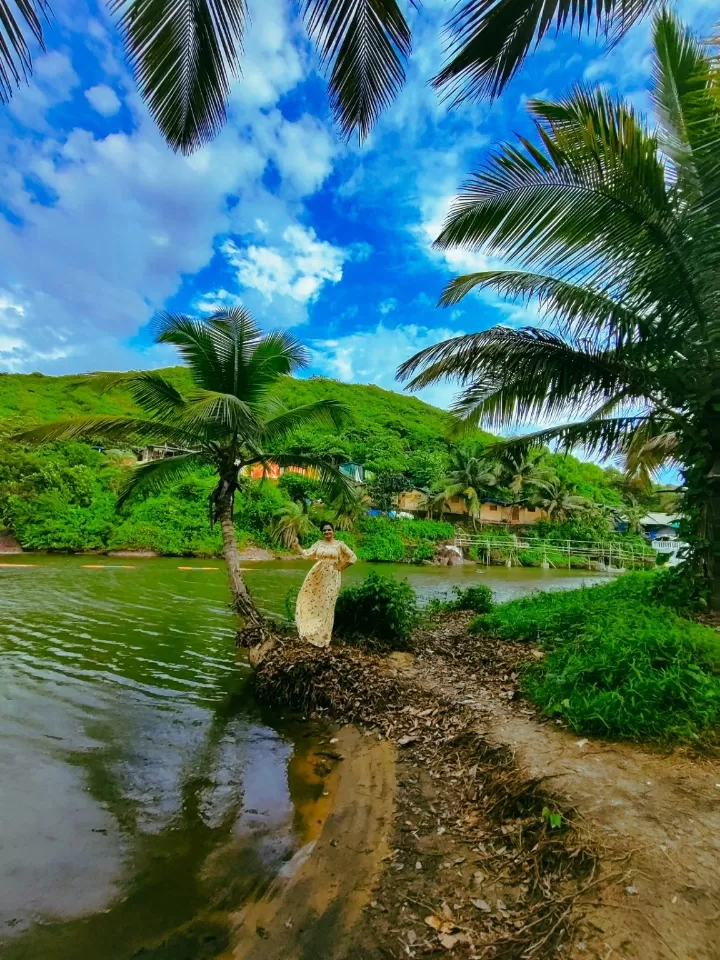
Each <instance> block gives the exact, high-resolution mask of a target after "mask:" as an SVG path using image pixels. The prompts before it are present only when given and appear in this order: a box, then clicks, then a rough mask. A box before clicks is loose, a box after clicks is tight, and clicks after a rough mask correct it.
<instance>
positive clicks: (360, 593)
mask: <svg viewBox="0 0 720 960" xmlns="http://www.w3.org/2000/svg"><path fill="white" fill-rule="evenodd" d="M419 617H420V613H419V610H418V605H417V598H416V596H415V591H414V590H413V588H412V587H411V586H410V584H409V583H408V582H407V581H406V580H395V579H393V578H392V577H383V576H381V575H380V574H378V573H375V572H374V571H373V572H372V573H370V574H368V576H367V577H366V578H365V579H364V580H362V581H361V582H360V583H357V584H354V585H353V586H351V587H345V589H344V590H341V591H340V595H339V596H338V600H337V606H336V608H335V633H336V634H337V635H338V636H339V637H342V638H344V639H345V640H346V642H348V643H354V644H357V645H360V646H370V647H372V648H373V649H383V650H404V649H407V648H408V646H409V644H410V636H411V634H412V631H413V629H414V628H415V626H417V624H418V622H419Z"/></svg>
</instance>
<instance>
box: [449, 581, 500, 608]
mask: <svg viewBox="0 0 720 960" xmlns="http://www.w3.org/2000/svg"><path fill="white" fill-rule="evenodd" d="M453 593H454V594H455V599H454V600H452V601H451V602H450V607H451V609H453V610H472V611H473V613H489V611H490V610H492V609H493V607H494V606H495V601H494V599H493V593H492V590H491V589H490V587H488V586H486V585H485V584H484V583H476V584H475V585H474V586H472V587H465V589H463V588H462V587H455V588H454V589H453Z"/></svg>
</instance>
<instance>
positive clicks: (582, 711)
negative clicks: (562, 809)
mask: <svg viewBox="0 0 720 960" xmlns="http://www.w3.org/2000/svg"><path fill="white" fill-rule="evenodd" d="M687 583H688V581H687V579H681V578H679V577H678V576H677V574H676V572H675V571H662V572H656V573H650V574H647V573H645V574H641V573H636V574H626V575H625V576H623V577H621V578H620V579H619V580H617V581H616V582H614V583H612V584H610V585H602V586H596V587H591V588H589V589H581V590H573V591H567V592H562V591H560V592H557V593H540V594H536V595H534V596H532V597H527V598H523V599H521V600H513V601H511V602H509V603H505V604H501V605H500V606H498V607H496V608H495V610H494V611H493V612H491V613H490V614H488V615H486V616H482V617H479V618H478V619H477V620H475V621H473V624H472V629H473V630H474V631H475V632H481V633H486V634H490V635H492V636H497V637H502V638H503V639H507V640H520V641H527V642H534V643H536V644H539V645H540V646H542V647H544V649H545V651H546V654H545V657H544V658H543V659H542V660H541V661H540V662H539V663H538V664H536V665H533V666H532V667H530V668H528V669H527V670H526V672H525V675H524V678H523V686H524V689H525V691H526V693H527V694H528V696H529V697H530V698H531V699H533V700H534V701H535V702H536V703H538V705H539V706H540V707H542V709H543V711H544V712H545V713H546V714H548V715H549V716H560V717H562V718H563V719H565V720H566V721H567V722H568V723H569V724H570V726H571V727H572V728H573V729H574V730H576V731H577V732H578V733H588V734H594V735H604V736H611V737H617V738H630V739H653V738H661V739H678V738H688V737H693V736H697V735H699V734H701V733H702V732H703V731H705V730H707V729H708V728H709V727H712V726H714V725H716V724H718V723H720V638H718V636H717V634H716V633H715V632H714V631H713V630H711V629H710V628H708V627H704V626H701V625H699V624H697V623H694V622H692V621H690V620H688V619H685V618H683V617H681V616H679V615H678V609H686V608H687V607H688V606H690V605H691V604H692V602H693V600H694V598H693V596H692V594H691V592H690V591H689V590H688V587H687Z"/></svg>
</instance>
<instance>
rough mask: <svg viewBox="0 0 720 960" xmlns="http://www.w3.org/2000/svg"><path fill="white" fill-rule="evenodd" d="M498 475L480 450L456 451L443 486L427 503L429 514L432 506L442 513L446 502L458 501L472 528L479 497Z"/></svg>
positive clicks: (498, 470) (496, 466) (496, 467)
mask: <svg viewBox="0 0 720 960" xmlns="http://www.w3.org/2000/svg"><path fill="white" fill-rule="evenodd" d="M500 474H501V467H500V464H499V463H497V462H496V461H491V460H488V459H487V458H486V457H484V456H483V454H482V449H481V448H480V447H468V448H459V449H456V450H455V451H454V452H453V454H452V459H451V465H450V471H449V473H448V475H447V477H446V478H445V486H444V488H443V490H442V491H440V493H438V494H436V495H435V496H434V497H432V498H431V499H430V501H429V507H430V509H431V510H432V507H433V506H435V507H438V506H440V507H441V509H443V510H444V509H445V508H446V505H447V503H448V501H449V500H452V499H453V498H454V497H461V498H462V499H463V500H464V501H465V505H466V507H467V512H468V516H469V517H470V519H471V520H472V524H473V527H476V526H477V521H478V518H479V517H480V508H481V507H482V501H483V497H484V496H487V491H488V489H489V488H491V487H496V486H497V485H498V482H499V479H500Z"/></svg>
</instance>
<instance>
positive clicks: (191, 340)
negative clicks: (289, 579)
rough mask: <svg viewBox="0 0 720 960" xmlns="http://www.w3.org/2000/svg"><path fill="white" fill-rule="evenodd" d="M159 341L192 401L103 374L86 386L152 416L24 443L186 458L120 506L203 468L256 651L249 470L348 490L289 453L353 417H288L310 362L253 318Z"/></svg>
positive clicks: (197, 325)
mask: <svg viewBox="0 0 720 960" xmlns="http://www.w3.org/2000/svg"><path fill="white" fill-rule="evenodd" d="M156 341H157V342H158V343H171V344H173V345H174V346H175V347H177V349H178V352H179V353H180V356H181V357H182V359H183V360H184V361H185V363H186V364H187V367H188V369H189V371H190V375H191V377H192V380H193V384H194V389H193V391H192V393H190V394H189V395H188V396H183V395H182V394H181V393H180V392H179V391H178V390H177V389H176V388H175V387H174V386H173V385H172V384H171V383H170V382H168V381H167V380H166V379H165V378H164V377H162V376H161V375H160V374H158V373H154V372H153V371H146V372H140V373H138V372H131V373H107V374H102V373H101V374H94V375H92V376H89V377H86V378H83V383H85V384H90V385H92V386H94V387H95V388H96V389H97V390H100V391H103V392H104V391H107V390H110V389H112V388H113V387H118V386H122V387H124V388H126V389H127V390H129V392H130V394H131V395H132V397H133V398H134V400H135V402H136V403H137V405H138V406H139V407H140V410H141V411H142V414H143V415H142V416H84V417H75V418H73V419H72V420H60V421H57V422H55V423H50V424H47V425H45V426H42V427H35V428H33V429H30V430H25V431H24V432H22V433H20V434H17V435H16V436H15V439H16V440H20V441H22V442H24V443H47V442H51V441H55V440H72V439H97V440H108V441H123V442H126V443H133V442H134V443H163V444H168V445H170V446H172V447H175V448H178V449H181V450H183V451H184V452H182V453H181V454H180V455H179V456H174V457H170V458H167V459H165V460H155V461H151V462H149V463H145V464H143V465H142V466H139V467H137V468H135V469H134V470H133V472H132V474H131V475H130V478H129V480H128V482H127V484H126V486H125V488H124V491H123V492H122V494H121V497H120V502H123V501H125V500H127V499H128V498H129V497H132V496H136V495H138V494H140V493H154V492H156V491H158V490H161V489H162V488H163V487H165V486H167V485H168V484H170V483H173V482H175V481H177V480H178V479H179V478H180V477H182V476H184V475H185V474H187V473H189V472H191V471H193V470H196V469H197V468H198V467H200V466H202V465H210V466H211V467H213V468H214V470H215V472H216V473H217V477H218V482H217V486H216V487H215V489H214V490H213V493H212V495H211V501H210V506H211V519H212V520H213V521H217V522H218V523H219V524H220V527H221V529H222V534H223V554H224V557H225V560H226V561H227V569H228V579H229V583H230V590H231V593H232V597H233V607H234V609H235V610H236V611H237V612H238V613H239V614H240V615H241V616H242V617H243V620H244V621H245V624H244V626H245V639H246V641H247V643H248V645H251V644H253V643H255V642H256V641H258V640H260V639H262V638H263V636H264V621H263V618H262V615H261V614H260V612H259V610H258V609H257V607H256V606H255V604H254V603H253V601H252V598H251V597H250V594H249V593H248V591H247V587H246V586H245V583H244V581H243V578H242V573H241V571H240V558H239V553H238V545H237V536H236V533H235V527H234V525H233V505H234V501H235V494H236V492H237V490H238V488H239V485H240V478H241V474H242V471H243V469H244V468H245V467H247V466H248V465H250V464H262V465H268V464H269V463H270V462H271V461H272V462H274V463H277V464H279V465H280V466H281V467H282V466H301V467H315V468H317V469H318V471H319V472H320V478H321V481H322V482H324V483H325V484H327V485H329V486H331V487H332V489H333V491H334V492H335V493H336V495H337V494H338V493H341V492H342V491H344V490H346V489H347V488H348V484H347V481H346V479H345V477H344V476H343V474H342V473H340V471H339V470H337V469H336V468H335V467H334V466H332V465H331V464H328V463H326V462H325V461H323V460H322V458H318V457H314V456H303V455H301V454H295V455H288V454H285V453H282V452H281V450H282V441H283V440H284V438H285V437H287V435H288V434H289V433H291V432H292V431H293V430H294V429H295V428H297V427H298V426H302V425H303V424H307V423H313V422H316V421H326V422H329V423H330V424H333V425H335V426H339V425H340V424H342V423H343V422H344V421H345V419H346V418H347V411H346V409H345V407H344V406H343V405H342V404H341V403H339V402H338V401H337V400H319V401H317V402H315V403H307V404H303V405H302V406H299V407H294V408H291V409H286V408H284V407H282V406H281V405H280V404H279V403H278V402H277V401H275V400H274V399H273V398H272V397H271V396H270V391H271V389H272V387H273V385H274V384H275V383H277V381H278V380H279V379H280V378H281V377H283V376H286V375H287V374H289V373H291V372H292V371H293V370H296V369H298V368H299V367H302V366H303V365H304V364H305V363H306V353H305V350H304V349H303V347H302V346H301V344H300V343H299V342H298V341H297V340H296V339H295V338H294V337H291V336H290V335H289V334H287V333H284V332H274V333H269V334H266V335H263V334H262V332H261V331H260V329H259V328H258V327H257V326H256V325H255V323H254V321H253V319H252V318H251V316H250V314H249V313H247V311H246V310H244V309H242V308H240V307H236V308H233V309H231V310H221V311H218V312H217V313H215V314H213V315H212V316H211V317H207V318H201V319H197V318H193V317H188V316H184V315H182V314H170V313H166V314H163V315H162V316H161V317H160V318H159V320H158V322H157V334H156Z"/></svg>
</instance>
